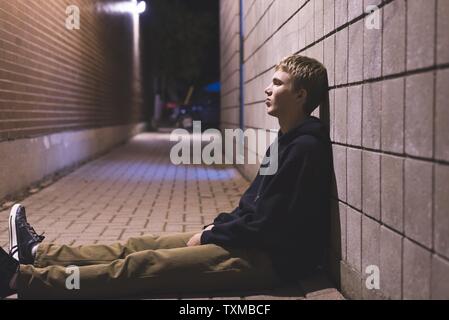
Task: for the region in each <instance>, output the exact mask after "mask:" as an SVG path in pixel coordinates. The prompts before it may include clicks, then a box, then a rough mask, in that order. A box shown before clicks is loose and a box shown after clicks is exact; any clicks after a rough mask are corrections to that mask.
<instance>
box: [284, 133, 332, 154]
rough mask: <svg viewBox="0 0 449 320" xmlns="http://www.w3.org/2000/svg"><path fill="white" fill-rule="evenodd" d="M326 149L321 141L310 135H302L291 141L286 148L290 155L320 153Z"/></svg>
mask: <svg viewBox="0 0 449 320" xmlns="http://www.w3.org/2000/svg"><path fill="white" fill-rule="evenodd" d="M327 147H328V144H327V143H326V142H324V141H323V140H322V139H320V138H318V137H316V136H314V135H311V134H303V135H300V136H298V137H296V138H295V139H293V140H292V141H291V142H290V143H289V146H288V149H289V152H292V153H298V154H302V153H308V152H321V151H323V150H324V149H325V148H327Z"/></svg>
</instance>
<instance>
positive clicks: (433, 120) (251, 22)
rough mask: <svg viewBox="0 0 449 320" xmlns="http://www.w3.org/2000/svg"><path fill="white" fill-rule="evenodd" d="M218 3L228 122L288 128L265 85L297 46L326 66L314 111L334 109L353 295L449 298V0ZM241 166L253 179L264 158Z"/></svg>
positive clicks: (344, 260) (336, 217) (343, 240)
mask: <svg viewBox="0 0 449 320" xmlns="http://www.w3.org/2000/svg"><path fill="white" fill-rule="evenodd" d="M368 5H377V6H378V8H379V11H377V13H378V15H379V19H380V20H379V23H380V28H379V29H370V28H367V27H366V25H365V23H366V22H370V21H372V18H373V16H372V15H371V16H368V14H367V13H365V9H366V8H367V6H368ZM220 7H221V13H220V18H221V71H222V73H221V74H222V76H221V77H222V79H221V80H222V83H223V91H222V108H223V110H222V116H223V117H222V119H223V121H222V128H235V127H238V126H239V123H240V122H241V121H243V124H244V128H261V129H265V130H267V131H269V130H273V131H276V130H277V129H278V128H279V127H278V124H277V121H276V119H274V118H272V117H269V116H268V115H266V114H265V106H264V96H265V94H264V91H263V89H264V88H265V87H266V85H268V83H269V81H270V78H271V76H272V73H273V67H274V65H275V64H276V63H277V62H278V61H279V60H280V59H281V58H282V57H284V56H287V55H289V54H293V53H298V52H299V53H302V54H304V55H308V56H311V57H314V58H316V59H318V60H320V61H323V63H324V64H325V65H326V67H327V68H328V72H329V81H330V87H331V91H330V106H329V110H326V109H325V107H324V106H323V107H322V108H320V110H317V111H316V112H315V113H314V115H316V116H320V113H321V114H322V116H323V117H324V115H326V114H327V112H328V113H329V117H330V120H329V122H330V133H331V138H332V141H333V147H334V148H333V150H334V161H335V163H334V166H335V181H336V190H335V192H334V199H333V200H332V201H333V211H332V224H333V225H332V243H331V248H332V254H331V260H332V264H331V266H332V268H331V269H332V273H333V275H334V277H335V279H336V280H337V281H340V283H341V288H342V290H343V292H344V293H345V294H346V295H347V296H349V297H352V298H391V299H412V298H422V299H439V298H446V299H448V298H449V286H448V283H449V202H448V200H447V198H448V195H449V189H448V187H447V181H448V179H449V166H448V165H449V148H448V144H449V138H448V137H449V133H448V131H447V125H448V123H449V112H448V111H447V110H449V109H448V105H447V104H448V102H447V101H449V96H448V95H449V93H448V90H447V87H448V86H449V71H448V70H449V69H448V67H449V49H448V48H449V36H448V35H447V30H448V29H449V26H448V19H447V17H448V15H449V1H446V0H384V1H382V0H364V1H362V0H243V1H242V7H241V8H240V6H239V1H237V0H221V1H220ZM240 15H241V16H242V18H243V28H242V30H241V31H242V35H243V39H242V40H243V46H242V47H241V46H240V45H239V43H240V42H239V32H240V28H239V18H240ZM241 50H243V64H242V65H240V63H239V59H238V56H239V54H240V52H241ZM240 70H242V72H243V87H240V85H239V81H238V75H239V72H240ZM231 75H232V76H231ZM240 92H243V98H244V103H243V104H240V102H239V97H240V96H239V94H240ZM241 110H242V114H243V115H244V117H243V118H241V117H240V114H241V112H240V111H241ZM249 148H251V146H250V147H249ZM239 169H240V170H241V171H242V172H243V173H244V174H245V175H246V176H247V177H249V178H251V177H253V176H254V175H255V173H256V171H257V166H256V165H243V166H240V168H239ZM369 265H377V266H379V268H380V290H368V289H367V288H366V286H365V279H366V277H367V276H368V274H367V273H366V272H365V271H366V269H365V268H366V267H367V266H369Z"/></svg>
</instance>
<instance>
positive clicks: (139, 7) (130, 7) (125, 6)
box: [96, 0, 147, 14]
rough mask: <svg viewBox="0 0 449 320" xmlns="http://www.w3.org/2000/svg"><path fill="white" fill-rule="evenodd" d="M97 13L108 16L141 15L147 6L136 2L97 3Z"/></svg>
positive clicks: (144, 3)
mask: <svg viewBox="0 0 449 320" xmlns="http://www.w3.org/2000/svg"><path fill="white" fill-rule="evenodd" d="M96 7H97V11H99V12H102V13H109V14H121V13H131V14H142V13H144V12H145V11H146V9H147V4H146V2H145V1H140V2H139V3H137V0H131V1H120V2H115V3H98V4H97V6H96Z"/></svg>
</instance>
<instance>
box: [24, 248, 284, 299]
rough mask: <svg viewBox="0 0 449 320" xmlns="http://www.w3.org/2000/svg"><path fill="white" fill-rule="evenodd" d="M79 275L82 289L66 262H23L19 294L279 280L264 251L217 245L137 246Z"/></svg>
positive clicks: (127, 293) (197, 289)
mask: <svg viewBox="0 0 449 320" xmlns="http://www.w3.org/2000/svg"><path fill="white" fill-rule="evenodd" d="M79 276H80V281H79V284H80V288H79V289H74V290H69V289H67V287H66V282H67V278H68V277H69V274H67V273H66V268H65V267H63V266H48V267H45V268H37V267H35V266H32V265H21V266H20V273H19V277H18V282H17V284H18V293H19V298H31V299H33V298H36V299H42V298H57V299H72V298H74V299H83V298H87V299H92V298H93V299H96V298H125V297H132V296H136V295H150V296H151V295H153V294H154V295H156V294H160V293H170V294H181V293H208V292H217V291H228V290H232V291H239V290H251V289H259V288H271V287H273V286H276V285H277V284H279V283H280V280H279V278H278V276H277V275H276V274H275V272H274V270H273V266H272V262H271V260H270V259H269V258H268V256H267V255H266V254H264V253H262V252H260V251H253V250H245V249H226V248H223V247H220V246H217V245H214V244H207V245H201V246H194V247H182V248H171V249H158V250H145V251H137V252H133V253H130V254H129V255H127V256H126V257H125V258H123V259H117V260H114V261H112V262H108V263H103V264H97V265H85V266H80V267H79Z"/></svg>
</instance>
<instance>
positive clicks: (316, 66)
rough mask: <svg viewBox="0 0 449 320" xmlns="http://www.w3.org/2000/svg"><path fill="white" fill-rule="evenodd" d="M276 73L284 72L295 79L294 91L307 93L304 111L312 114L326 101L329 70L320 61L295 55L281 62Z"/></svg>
mask: <svg viewBox="0 0 449 320" xmlns="http://www.w3.org/2000/svg"><path fill="white" fill-rule="evenodd" d="M275 70H276V71H279V70H281V71H284V72H287V73H288V74H290V76H292V77H293V89H294V90H296V91H298V90H300V89H304V90H306V91H307V100H306V104H305V106H304V110H305V112H306V113H307V114H311V113H312V112H313V111H314V110H315V109H316V108H317V107H318V106H319V105H320V104H321V103H322V102H323V101H324V100H325V99H326V96H327V94H328V90H329V83H328V79H327V70H326V68H325V67H324V66H323V64H322V63H320V62H319V61H318V60H315V59H313V58H309V57H306V56H301V55H299V54H294V55H291V56H288V57H285V58H284V59H282V60H281V62H279V63H278V64H277V65H276V67H275Z"/></svg>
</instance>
